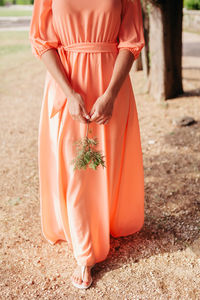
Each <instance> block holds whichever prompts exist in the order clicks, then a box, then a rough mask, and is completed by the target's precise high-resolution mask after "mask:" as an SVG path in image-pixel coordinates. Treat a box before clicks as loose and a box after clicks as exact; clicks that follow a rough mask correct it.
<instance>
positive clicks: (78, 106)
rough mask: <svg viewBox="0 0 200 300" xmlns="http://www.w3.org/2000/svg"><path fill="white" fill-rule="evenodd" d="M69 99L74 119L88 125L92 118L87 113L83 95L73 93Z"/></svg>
mask: <svg viewBox="0 0 200 300" xmlns="http://www.w3.org/2000/svg"><path fill="white" fill-rule="evenodd" d="M67 99H68V100H67V101H68V109H69V113H70V114H71V117H72V119H73V120H75V121H79V122H81V123H87V122H88V120H89V119H90V116H89V114H88V113H87V111H86V108H85V103H84V100H83V98H82V97H81V95H80V94H79V93H76V92H75V91H72V92H71V93H70V95H69V96H68V97H67Z"/></svg>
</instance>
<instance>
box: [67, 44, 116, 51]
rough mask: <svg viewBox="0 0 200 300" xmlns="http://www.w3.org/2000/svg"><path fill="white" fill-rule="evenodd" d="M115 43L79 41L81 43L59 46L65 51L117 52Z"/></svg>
mask: <svg viewBox="0 0 200 300" xmlns="http://www.w3.org/2000/svg"><path fill="white" fill-rule="evenodd" d="M117 45H118V43H117V42H116V43H111V42H94V43H93V42H81V43H74V44H70V45H67V46H64V45H62V46H61V47H62V48H63V49H64V50H66V51H72V52H86V53H95V52H118V48H117Z"/></svg>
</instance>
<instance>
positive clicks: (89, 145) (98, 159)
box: [71, 122, 105, 170]
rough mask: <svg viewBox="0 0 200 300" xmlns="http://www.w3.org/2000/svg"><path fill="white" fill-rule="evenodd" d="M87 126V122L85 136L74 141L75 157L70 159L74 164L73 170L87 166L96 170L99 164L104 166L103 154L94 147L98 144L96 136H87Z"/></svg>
mask: <svg viewBox="0 0 200 300" xmlns="http://www.w3.org/2000/svg"><path fill="white" fill-rule="evenodd" d="M88 127H89V122H88V123H87V134H86V136H85V137H84V138H83V139H81V140H78V141H75V142H74V144H75V145H76V157H75V158H74V159H73V160H72V161H71V163H72V164H74V170H76V169H84V170H85V169H86V168H87V166H89V168H91V169H93V170H96V169H97V167H98V166H99V165H102V167H105V161H104V156H103V155H102V154H101V152H100V151H97V150H95V149H94V148H95V147H96V146H97V145H98V140H97V138H96V137H95V138H88ZM90 132H91V131H90Z"/></svg>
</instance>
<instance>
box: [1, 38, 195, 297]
mask: <svg viewBox="0 0 200 300" xmlns="http://www.w3.org/2000/svg"><path fill="white" fill-rule="evenodd" d="M12 41H13V40H11V39H8V41H7V42H6V41H5V40H4V43H5V45H6V43H11V42H12ZM184 41H185V44H184V56H183V84H184V90H185V94H184V95H182V96H180V97H179V98H177V99H171V100H168V101H166V102H164V103H156V102H155V101H154V100H153V99H152V98H151V97H150V96H149V95H148V94H147V93H146V91H145V78H144V74H143V72H137V73H133V71H131V77H132V80H133V88H134V91H135V96H136V102H137V108H138V115H139V120H140V129H141V140H142V148H143V158H144V171H145V194H146V196H145V213H146V217H145V225H144V227H143V229H142V230H141V231H140V232H139V233H137V234H135V235H131V236H127V237H121V238H116V239H115V238H111V248H110V253H109V255H108V257H107V259H106V260H105V261H104V262H102V263H99V264H97V265H96V266H95V267H94V268H93V270H92V275H93V280H94V281H93V284H92V286H91V288H90V289H88V290H85V291H79V290H77V289H76V288H74V287H73V286H71V282H70V276H71V274H72V272H73V269H74V267H75V266H76V261H75V259H74V257H73V253H72V252H71V250H70V249H69V248H68V245H67V243H65V242H61V243H58V244H56V245H54V246H52V245H50V244H49V243H47V241H46V240H45V239H44V237H43V236H42V233H41V226H40V215H39V192H38V186H39V185H38V165H37V134H38V123H39V113H40V107H41V98H42V91H43V84H44V74H45V68H44V66H42V64H41V63H40V62H39V61H36V59H35V58H34V57H33V56H32V55H31V53H30V49H29V47H28V42H27V41H24V40H23V38H22V39H21V40H20V42H19V43H21V44H20V45H22V44H23V52H20V51H17V52H16V51H15V53H13V52H12V51H10V53H8V54H6V53H4V60H3V63H1V64H2V65H1V68H0V70H1V71H0V72H1V74H0V75H1V84H2V85H1V88H0V92H1V95H2V96H1V100H0V126H1V131H0V138H1V143H0V159H1V166H0V172H1V181H0V190H1V194H0V218H1V236H0V245H1V249H0V259H1V273H0V285H1V287H0V297H1V299H20V300H24V299H29V300H30V299H50V300H51V299H52V300H53V299H56V300H58V299H119V298H121V299H123V300H125V299H131V300H133V299H138V300H139V299H142V300H143V299H148V300H149V299H173V300H175V299H200V291H199V289H198V288H199V286H200V248H199V247H200V210H199V206H200V188H199V186H200V151H199V150H200V117H199V112H200V85H199V83H200V82H199V78H200V57H198V55H196V53H195V54H194V53H193V51H192V47H193V46H192V45H194V44H195V45H196V43H200V37H199V36H198V35H191V34H185V35H184ZM16 43H17V42H16ZM189 43H191V47H189V50H188V48H187V49H186V48H185V47H188V45H189ZM9 49H10V48H9ZM190 50H191V51H190ZM185 115H189V116H192V117H193V118H195V119H196V121H197V123H196V124H194V125H191V126H188V127H178V126H177V125H176V124H175V120H176V119H177V118H179V117H182V116H185Z"/></svg>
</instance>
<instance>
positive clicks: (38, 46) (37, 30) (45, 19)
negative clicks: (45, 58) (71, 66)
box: [29, 0, 60, 59]
mask: <svg viewBox="0 0 200 300" xmlns="http://www.w3.org/2000/svg"><path fill="white" fill-rule="evenodd" d="M29 40H30V43H31V49H32V53H33V55H34V56H36V57H37V58H39V59H41V55H42V54H43V53H44V52H45V51H47V50H48V49H51V48H57V47H58V45H59V43H60V41H59V37H58V35H57V34H56V32H55V29H54V26H53V15H52V0H35V1H34V6H33V13H32V18H31V24H30V29H29Z"/></svg>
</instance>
